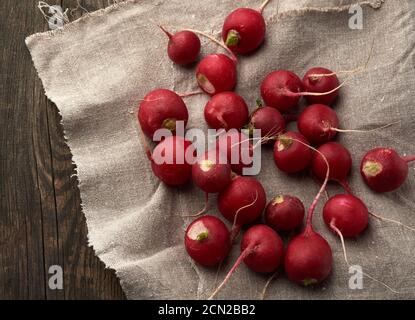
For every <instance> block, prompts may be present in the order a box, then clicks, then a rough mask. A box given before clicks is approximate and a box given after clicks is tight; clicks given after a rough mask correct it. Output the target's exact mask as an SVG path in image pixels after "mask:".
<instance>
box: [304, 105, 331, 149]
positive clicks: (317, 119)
mask: <svg viewBox="0 0 415 320" xmlns="http://www.w3.org/2000/svg"><path fill="white" fill-rule="evenodd" d="M297 125H298V130H299V131H300V132H301V134H302V135H303V136H304V137H305V138H306V139H307V140H308V141H309V142H310V143H312V144H314V145H319V144H322V143H325V142H328V141H330V140H332V139H333V138H334V137H335V136H336V134H337V131H336V130H335V129H337V128H338V127H339V119H338V118H337V115H336V112H334V110H333V109H331V108H329V107H328V106H326V105H324V104H313V105H311V106H309V107H307V108H305V109H304V110H303V111H302V112H301V113H300V116H299V118H298V122H297Z"/></svg>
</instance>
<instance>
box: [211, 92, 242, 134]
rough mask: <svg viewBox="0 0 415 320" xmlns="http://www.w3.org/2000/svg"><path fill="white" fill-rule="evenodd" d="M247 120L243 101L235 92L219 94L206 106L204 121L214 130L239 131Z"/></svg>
mask: <svg viewBox="0 0 415 320" xmlns="http://www.w3.org/2000/svg"><path fill="white" fill-rule="evenodd" d="M248 118H249V111H248V106H247V105H246V103H245V100H244V99H243V98H242V97H241V96H240V95H238V94H236V93H235V92H230V91H228V92H221V93H218V94H216V95H214V96H213V97H212V98H211V99H210V100H209V101H208V103H207V104H206V107H205V119H206V122H207V123H208V125H209V126H210V127H211V128H214V129H221V128H223V129H226V130H229V129H241V128H242V127H243V126H244V125H246V124H247V122H248Z"/></svg>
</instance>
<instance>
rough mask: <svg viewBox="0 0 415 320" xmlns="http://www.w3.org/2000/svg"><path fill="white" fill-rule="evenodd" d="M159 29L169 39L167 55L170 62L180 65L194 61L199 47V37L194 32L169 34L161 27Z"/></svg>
mask: <svg viewBox="0 0 415 320" xmlns="http://www.w3.org/2000/svg"><path fill="white" fill-rule="evenodd" d="M159 27H160V29H161V30H163V32H164V33H165V34H166V35H167V37H168V38H169V44H168V47H167V53H168V55H169V58H170V60H171V61H173V62H174V63H177V64H180V65H186V64H190V63H193V62H195V61H196V59H197V57H198V56H199V53H200V47H201V45H200V39H199V37H198V36H197V35H196V34H195V33H194V32H191V31H187V30H185V31H180V32H177V33H175V34H171V33H170V32H168V31H167V30H166V29H165V28H164V27H163V26H159Z"/></svg>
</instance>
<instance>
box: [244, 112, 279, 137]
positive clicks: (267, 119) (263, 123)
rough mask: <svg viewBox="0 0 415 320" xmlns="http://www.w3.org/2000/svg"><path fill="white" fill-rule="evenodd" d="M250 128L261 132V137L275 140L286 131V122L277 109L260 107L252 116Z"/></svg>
mask: <svg viewBox="0 0 415 320" xmlns="http://www.w3.org/2000/svg"><path fill="white" fill-rule="evenodd" d="M249 128H250V129H251V130H253V129H257V130H261V137H267V138H274V139H275V138H276V136H277V135H278V134H280V133H282V132H283V131H284V130H285V120H284V118H283V117H282V115H281V113H280V112H279V111H278V110H277V109H275V108H272V107H260V108H258V109H256V110H255V111H254V112H253V113H252V114H251V121H250V122H249ZM272 141H274V140H272Z"/></svg>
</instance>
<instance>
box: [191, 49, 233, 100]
mask: <svg viewBox="0 0 415 320" xmlns="http://www.w3.org/2000/svg"><path fill="white" fill-rule="evenodd" d="M196 79H197V83H198V84H199V86H200V88H201V89H202V90H203V91H205V92H206V93H207V94H210V95H212V96H213V95H215V94H218V93H220V92H224V91H232V90H233V89H234V88H235V86H236V65H235V62H234V61H233V60H232V59H231V58H229V57H228V56H226V55H224V54H211V55H208V56H206V57H204V58H203V59H202V61H200V63H199V65H198V66H197V69H196Z"/></svg>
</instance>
